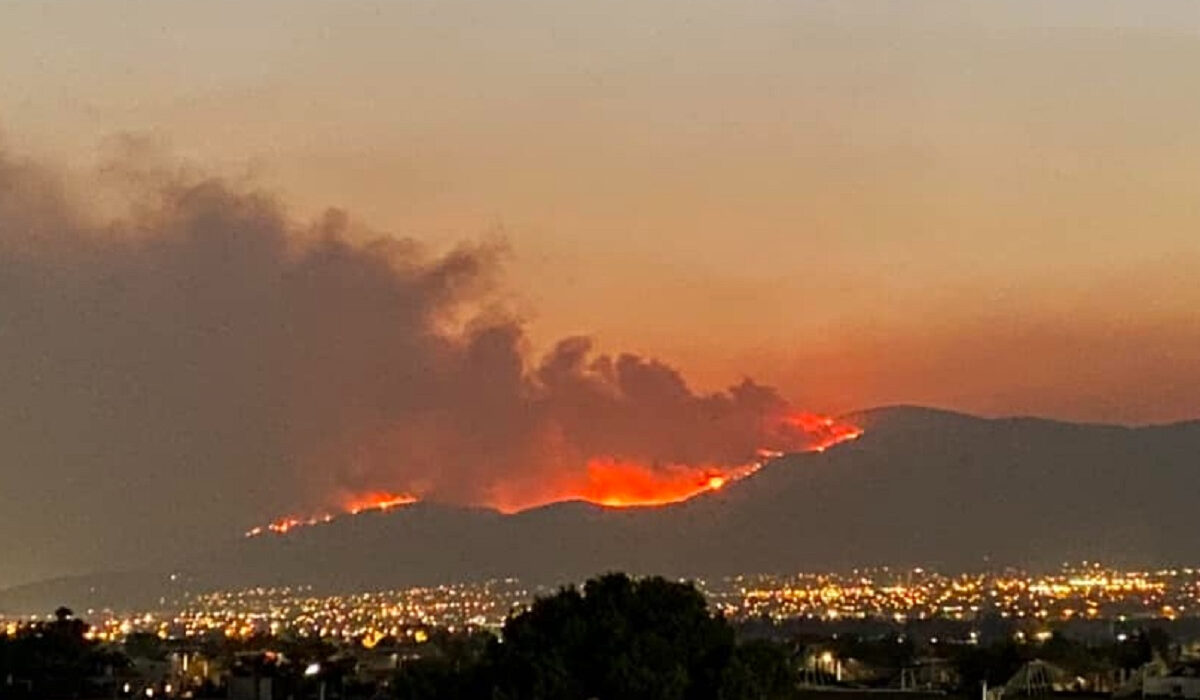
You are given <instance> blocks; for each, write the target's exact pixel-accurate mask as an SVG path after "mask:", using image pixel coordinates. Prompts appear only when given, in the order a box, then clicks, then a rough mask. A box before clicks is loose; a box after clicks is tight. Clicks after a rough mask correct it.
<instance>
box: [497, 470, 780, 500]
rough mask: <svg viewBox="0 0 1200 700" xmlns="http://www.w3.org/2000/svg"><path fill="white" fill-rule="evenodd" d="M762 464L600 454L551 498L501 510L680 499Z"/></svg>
mask: <svg viewBox="0 0 1200 700" xmlns="http://www.w3.org/2000/svg"><path fill="white" fill-rule="evenodd" d="M761 466H762V464H761V463H759V462H753V463H750V464H743V465H737V466H733V467H722V466H715V465H714V466H706V467H694V466H689V465H684V464H671V465H667V466H656V465H652V464H647V463H644V462H637V461H632V460H619V459H614V458H611V457H600V458H596V459H592V460H590V461H588V463H587V469H586V470H585V472H584V474H583V475H582V477H581V478H579V479H576V480H573V481H570V482H567V483H566V484H564V485H563V486H562V487H560V490H559V492H558V494H557V496H556V497H554V498H553V499H552V500H550V501H546V500H542V499H539V500H538V501H535V502H530V503H522V504H517V505H513V504H503V505H502V507H501V508H500V510H502V511H505V512H514V511H519V510H524V509H526V508H531V507H536V506H540V505H546V503H554V502H556V501H587V502H589V503H595V504H596V505H601V506H608V507H610V508H630V507H635V506H661V505H666V504H668V503H679V502H680V501H686V500H688V499H690V498H693V497H695V496H698V495H700V494H702V493H705V492H707V491H717V490H719V489H721V488H722V487H724V486H725V485H726V484H728V483H730V482H732V481H737V480H739V479H744V478H746V477H747V476H750V475H751V474H753V473H754V472H756V471H758V469H759V467H761Z"/></svg>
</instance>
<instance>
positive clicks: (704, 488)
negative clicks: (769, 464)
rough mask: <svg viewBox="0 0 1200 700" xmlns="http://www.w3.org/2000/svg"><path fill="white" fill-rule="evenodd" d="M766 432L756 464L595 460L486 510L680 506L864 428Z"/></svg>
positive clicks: (782, 425) (807, 421)
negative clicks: (537, 491) (545, 488)
mask: <svg viewBox="0 0 1200 700" xmlns="http://www.w3.org/2000/svg"><path fill="white" fill-rule="evenodd" d="M769 427H770V428H772V429H770V430H768V431H766V432H767V434H768V436H769V441H770V442H772V443H775V444H772V445H769V446H764V447H761V448H759V449H758V450H757V453H756V454H755V455H753V458H755V459H756V460H757V461H748V462H746V463H742V464H733V465H729V464H708V465H699V466H697V465H687V464H668V465H665V466H664V465H661V464H654V463H650V462H646V461H642V460H637V459H622V458H617V457H611V456H609V457H594V458H592V459H589V460H588V461H587V463H586V465H585V468H584V470H583V473H582V474H577V475H574V476H567V477H565V478H564V479H563V480H561V481H559V482H557V483H556V484H554V485H553V486H552V487H551V488H550V491H549V492H548V493H544V494H542V495H540V496H538V497H527V498H523V499H511V498H503V497H498V498H495V499H493V501H494V502H492V503H489V504H488V505H490V506H492V507H494V508H496V509H498V510H500V511H502V512H505V513H513V512H517V511H521V510H525V509H527V508H534V507H537V506H543V505H547V504H550V503H558V502H562V501H587V502H589V503H595V504H597V505H602V506H607V507H611V508H629V507H636V506H660V505H666V504H668V503H679V502H681V501H686V500H688V499H690V498H693V497H695V496H698V495H700V494H702V493H707V492H710V491H717V490H719V489H721V488H724V487H725V486H727V485H728V484H730V483H732V482H735V481H738V480H740V479H744V478H746V477H748V476H750V475H751V474H753V473H754V472H756V471H758V470H759V469H760V468H761V467H762V465H763V463H765V462H766V461H769V460H771V459H775V458H777V457H781V456H783V455H784V454H786V453H788V452H825V451H826V450H828V449H829V448H831V447H834V446H836V445H840V444H842V443H844V442H847V441H850V440H855V439H857V438H859V437H860V436H862V434H863V430H862V428H860V427H858V426H856V425H852V424H850V423H846V422H842V421H838V420H836V419H833V418H829V417H827V416H821V415H817V414H815V413H794V414H788V415H785V416H783V417H781V418H778V419H775V420H774V421H773V425H771V426H769ZM418 500H419V499H418V497H417V496H415V495H413V494H411V493H392V492H389V491H369V492H365V493H359V494H355V495H353V496H352V497H350V498H348V499H346V501H345V502H344V503H343V506H342V509H341V510H342V513H343V514H348V515H358V514H359V513H363V512H367V511H373V510H376V511H386V510H391V509H392V508H398V507H401V506H405V505H409V504H412V503H416V502H417V501H418ZM336 517H338V516H335V515H331V514H328V513H327V514H323V515H319V516H314V517H310V518H297V517H287V518H280V519H279V520H276V521H274V522H272V523H269V524H268V525H265V526H260V527H256V528H254V529H252V530H249V531H247V532H246V533H245V536H246V537H257V536H259V535H263V534H266V533H274V534H279V535H283V534H286V533H288V532H289V531H291V530H293V529H295V528H297V527H304V526H311V525H319V524H321V523H328V522H330V521H332V520H334V519H335V518H336Z"/></svg>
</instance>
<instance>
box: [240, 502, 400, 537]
mask: <svg viewBox="0 0 1200 700" xmlns="http://www.w3.org/2000/svg"><path fill="white" fill-rule="evenodd" d="M418 500H419V499H418V498H417V497H416V496H414V495H412V494H409V493H390V492H388V491H370V492H367V493H362V494H357V495H355V496H352V497H351V498H349V499H347V501H346V502H345V504H343V506H342V513H341V514H342V515H358V514H359V513H365V512H367V511H371V510H381V511H382V510H391V509H392V508H398V507H400V506H406V505H409V504H412V503H416V502H417V501H418ZM337 518H338V516H337V515H334V514H332V513H323V514H321V515H314V516H311V517H308V518H298V517H291V516H289V517H286V518H279V519H278V520H275V521H273V522H270V523H267V524H266V525H259V526H258V527H255V528H251V529H249V530H247V531H246V532H245V533H244V535H245V536H246V537H258V536H259V535H265V534H267V533H274V534H276V535H286V534H287V533H288V532H290V531H292V530H295V529H296V528H298V527H310V526H313V525H322V524H325V523H330V522H333V521H334V520H335V519H337Z"/></svg>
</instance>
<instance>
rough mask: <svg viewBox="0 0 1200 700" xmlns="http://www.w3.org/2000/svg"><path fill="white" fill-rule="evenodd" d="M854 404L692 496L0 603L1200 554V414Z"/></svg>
mask: <svg viewBox="0 0 1200 700" xmlns="http://www.w3.org/2000/svg"><path fill="white" fill-rule="evenodd" d="M852 419H853V420H855V421H857V422H858V423H859V424H861V425H862V426H864V427H865V428H866V434H865V435H864V436H863V437H862V438H861V439H859V440H857V441H855V442H852V443H848V444H845V445H842V446H839V447H837V448H835V449H832V450H830V451H828V452H826V453H823V454H815V453H814V454H799V455H790V456H787V457H784V458H781V459H778V460H775V461H773V462H771V463H770V464H768V465H766V466H765V467H764V468H763V469H762V470H760V471H759V472H758V473H757V474H755V475H753V476H752V477H750V478H747V479H745V480H743V481H740V482H737V483H734V484H730V485H729V486H727V487H726V488H724V489H722V490H721V491H717V492H712V493H707V494H705V495H702V496H699V497H697V498H694V499H692V500H690V501H687V502H685V503H680V504H676V505H671V506H662V507H655V508H636V509H612V508H603V507H600V506H594V505H591V504H586V503H559V504H555V505H550V506H545V507H542V508H537V509H533V510H529V511H525V512H522V513H518V514H515V515H502V514H500V513H498V512H495V511H492V510H488V509H479V508H457V507H451V506H445V505H438V504H432V503H419V504H415V505H413V506H408V507H405V508H400V509H397V510H394V511H389V512H380V513H368V514H363V515H360V516H358V517H353V518H343V519H339V520H337V521H335V522H333V523H330V524H328V525H323V526H320V527H313V528H303V529H300V530H296V531H294V532H292V533H289V534H288V535H287V536H283V537H258V538H253V539H248V540H244V541H240V542H239V543H237V544H236V545H234V546H232V547H230V548H228V549H226V550H223V551H220V552H213V553H210V554H209V555H207V556H204V557H200V558H198V559H194V560H192V561H189V562H187V563H186V566H182V567H181V568H182V569H183V570H185V571H186V575H184V576H182V577H180V578H177V580H176V581H174V582H171V584H170V586H169V588H168V587H167V583H166V582H167V581H168V579H167V578H166V576H165V574H164V575H155V576H148V575H147V576H142V577H132V575H130V576H126V577H125V578H121V577H109V578H108V579H106V580H108V581H119V582H121V585H107V586H97V585H96V583H95V580H90V579H88V578H83V579H72V580H70V583H64V582H58V583H57V584H56V585H55V586H52V587H45V588H44V591H45V592H46V593H47V594H51V593H52V594H54V595H56V596H58V597H56V598H47V600H45V601H38V600H37V599H38V597H39V596H38V595H36V593H37V591H38V590H39V589H38V587H37V586H32V587H31V586H26V587H23V589H22V590H20V591H10V592H0V611H2V610H6V609H8V610H13V609H18V608H20V609H28V608H29V607H30V604H31V603H33V602H38V603H39V604H40V607H43V608H44V607H46V606H47V605H52V604H56V603H59V602H66V603H68V604H72V605H75V606H76V607H79V608H86V607H99V606H101V605H103V604H111V603H118V604H119V603H122V602H124V600H125V599H128V596H129V595H130V594H132V593H134V592H136V594H137V595H138V597H139V598H140V599H142V600H147V599H149V600H154V599H157V598H159V597H164V596H169V595H170V591H176V592H177V591H179V590H180V589H181V587H187V588H190V589H192V590H197V589H202V588H209V587H232V586H245V585H267V584H296V583H304V584H311V585H313V586H314V587H316V588H317V589H318V590H322V589H323V590H330V591H332V590H351V589H375V588H386V587H395V586H404V585H415V584H426V583H439V582H445V581H452V580H469V579H480V578H491V577H503V576H518V577H520V578H522V579H526V580H530V581H538V582H557V581H565V580H574V579H579V578H582V577H585V576H587V575H590V574H594V573H596V572H600V571H605V570H622V571H629V572H634V573H661V574H667V575H672V576H697V575H716V574H722V573H735V572H773V571H796V570H814V569H829V568H846V567H850V566H855V565H863V564H876V563H891V564H923V565H933V566H938V567H945V568H954V569H959V568H963V569H978V568H981V567H983V566H985V565H986V563H987V562H991V563H992V564H1015V565H1027V566H1035V567H1042V566H1047V567H1048V566H1054V565H1055V564H1056V563H1058V562H1061V561H1063V560H1079V559H1102V560H1104V561H1108V562H1114V563H1122V562H1127V563H1136V564H1153V563H1156V562H1164V563H1168V562H1169V563H1186V562H1196V561H1200V538H1198V537H1197V536H1196V535H1195V534H1194V533H1195V530H1194V512H1195V510H1196V508H1197V499H1198V498H1200V422H1188V423H1179V424H1174V425H1162V426H1152V427H1143V428H1126V427H1117V426H1107V425H1080V424H1072V423H1063V422H1056V421H1049V420H1042V419H1036V418H1005V419H982V418H976V417H972V416H968V415H963V414H957V413H951V412H945V411H936V410H931V409H926V408H918V407H893V408H883V409H876V410H872V411H865V412H862V413H858V414H854V415H853V416H852ZM985 558H986V560H985ZM72 586H74V590H73V591H72ZM97 589H99V590H101V591H103V592H102V593H97V592H96V590H97ZM164 591H165V592H164ZM72 596H77V597H79V596H87V597H86V600H83V599H80V600H76V599H74V598H72Z"/></svg>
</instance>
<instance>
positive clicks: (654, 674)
mask: <svg viewBox="0 0 1200 700" xmlns="http://www.w3.org/2000/svg"><path fill="white" fill-rule="evenodd" d="M733 650H734V641H733V630H732V629H731V628H730V627H729V625H728V624H727V623H726V622H725V621H724V620H723V619H721V618H717V617H713V616H711V615H709V613H708V609H707V607H706V602H705V599H704V596H703V595H701V594H700V592H699V591H697V590H696V589H695V588H694V587H693V586H690V585H687V584H681V583H673V582H670V581H666V580H665V579H662V578H647V579H641V580H632V579H630V578H629V577H628V576H625V575H624V574H609V575H606V576H602V577H600V578H597V579H592V580H590V581H588V582H587V583H586V584H584V587H583V590H582V591H580V590H577V589H575V588H566V589H563V590H562V591H560V592H559V593H558V594H557V595H555V596H553V597H550V598H543V599H540V600H538V601H537V602H535V603H534V605H533V607H532V608H531V609H530V610H529V611H528V612H526V613H524V614H521V615H518V616H516V617H513V618H510V619H509V620H508V622H507V623H506V624H505V626H504V631H503V642H502V643H500V644H497V645H496V646H495V673H496V678H497V691H498V695H500V696H502V697H506V698H514V699H515V698H521V699H528V700H540V699H542V698H629V699H631V700H636V699H638V698H646V699H647V700H649V699H651V698H654V699H661V700H704V699H708V698H711V699H713V700H716V698H718V697H720V695H719V691H720V686H721V680H722V676H723V674H724V672H725V670H726V669H727V667H728V666H729V663H730V660H731V658H732V655H733Z"/></svg>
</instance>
